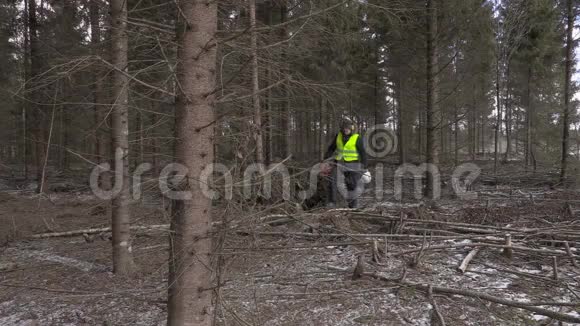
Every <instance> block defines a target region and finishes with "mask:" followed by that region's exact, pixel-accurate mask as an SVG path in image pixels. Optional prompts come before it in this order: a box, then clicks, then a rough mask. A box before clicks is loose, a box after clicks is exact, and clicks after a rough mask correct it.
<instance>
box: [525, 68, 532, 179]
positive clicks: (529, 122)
mask: <svg viewBox="0 0 580 326" xmlns="http://www.w3.org/2000/svg"><path fill="white" fill-rule="evenodd" d="M531 84H532V67H531V66H530V67H529V68H528V81H527V95H526V104H527V105H528V107H527V110H526V154H525V157H526V169H527V168H528V166H530V164H531V161H532V93H531V87H532V86H531Z"/></svg>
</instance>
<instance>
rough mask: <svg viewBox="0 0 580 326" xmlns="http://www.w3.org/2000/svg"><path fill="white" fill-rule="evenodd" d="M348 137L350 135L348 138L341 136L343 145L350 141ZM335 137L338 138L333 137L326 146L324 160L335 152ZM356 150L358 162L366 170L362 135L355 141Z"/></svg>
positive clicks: (365, 154) (365, 155)
mask: <svg viewBox="0 0 580 326" xmlns="http://www.w3.org/2000/svg"><path fill="white" fill-rule="evenodd" d="M350 136H351V135H349V136H345V135H342V140H343V142H344V143H345V144H346V143H347V142H348V140H349V139H350ZM337 137H338V134H336V135H334V138H333V139H332V142H331V143H330V145H329V146H328V149H327V150H326V154H324V159H328V158H330V157H332V155H333V154H334V152H335V151H336V138H337ZM356 150H357V151H358V156H359V161H358V162H360V163H362V165H363V167H364V168H365V169H366V168H367V151H366V149H365V142H364V140H363V137H362V135H359V137H358V139H357V141H356Z"/></svg>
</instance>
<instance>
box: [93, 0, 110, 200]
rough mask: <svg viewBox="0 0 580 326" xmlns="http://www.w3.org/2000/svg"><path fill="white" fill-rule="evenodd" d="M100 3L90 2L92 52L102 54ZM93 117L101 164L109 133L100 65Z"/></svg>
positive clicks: (96, 72)
mask: <svg viewBox="0 0 580 326" xmlns="http://www.w3.org/2000/svg"><path fill="white" fill-rule="evenodd" d="M99 11H100V10H99V4H98V2H97V0H91V1H90V3H89V20H90V24H91V46H92V49H91V50H92V53H93V55H101V51H100V46H101V28H100V26H99V17H100V13H99ZM93 69H94V70H93V75H92V78H93V94H92V95H93V101H94V107H93V117H94V123H95V136H94V140H95V152H94V155H95V157H96V159H97V163H98V164H101V163H104V162H106V161H107V154H106V145H105V144H106V143H107V140H106V139H107V135H106V133H105V131H104V128H103V126H104V125H106V123H105V119H106V118H105V117H106V114H105V113H104V112H103V110H104V106H103V104H104V102H105V101H104V100H103V83H102V82H101V79H102V78H103V74H102V72H101V70H100V69H99V68H98V66H95V67H94V68H93ZM108 183H110V178H107V177H104V178H102V179H101V180H100V185H101V187H103V188H104V189H109V188H110V186H111V185H110V184H108Z"/></svg>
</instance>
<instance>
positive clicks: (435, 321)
mask: <svg viewBox="0 0 580 326" xmlns="http://www.w3.org/2000/svg"><path fill="white" fill-rule="evenodd" d="M427 298H428V299H429V302H430V303H431V306H432V307H433V315H432V316H431V325H439V326H445V319H443V315H442V314H441V311H440V310H439V306H438V305H437V302H436V301H435V298H433V286H431V285H429V289H428V290H427Z"/></svg>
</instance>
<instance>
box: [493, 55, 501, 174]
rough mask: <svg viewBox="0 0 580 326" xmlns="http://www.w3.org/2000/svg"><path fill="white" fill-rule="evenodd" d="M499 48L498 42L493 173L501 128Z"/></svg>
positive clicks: (495, 166)
mask: <svg viewBox="0 0 580 326" xmlns="http://www.w3.org/2000/svg"><path fill="white" fill-rule="evenodd" d="M499 53H500V49H499V44H498V55H497V58H496V61H495V98H496V105H497V117H496V121H495V131H494V139H493V148H494V150H493V173H497V161H498V155H499V136H500V132H499V130H500V128H501V114H502V112H501V92H500V89H501V85H500V67H499V66H500V65H499V64H500V54H499Z"/></svg>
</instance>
